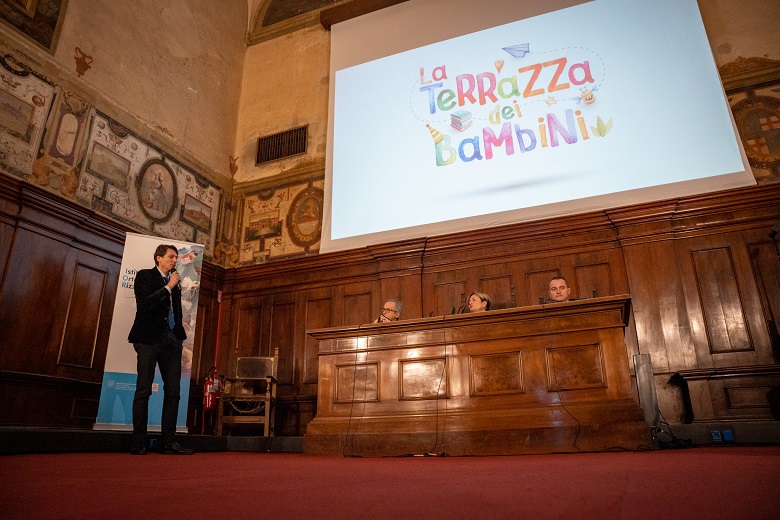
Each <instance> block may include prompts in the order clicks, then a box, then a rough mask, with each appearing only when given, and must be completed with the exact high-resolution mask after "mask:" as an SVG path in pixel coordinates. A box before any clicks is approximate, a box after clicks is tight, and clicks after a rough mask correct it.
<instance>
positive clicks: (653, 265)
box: [624, 240, 697, 372]
mask: <svg viewBox="0 0 780 520" xmlns="http://www.w3.org/2000/svg"><path fill="white" fill-rule="evenodd" d="M624 255H625V259H626V263H625V265H626V270H627V272H628V279H629V284H630V288H631V297H632V306H633V315H634V318H635V323H636V334H637V341H638V344H639V350H640V352H641V353H642V354H650V359H651V362H652V364H653V369H654V370H655V371H656V372H669V371H674V370H680V369H686V368H693V367H696V366H697V357H696V351H695V348H694V344H693V338H692V337H691V327H692V324H691V323H690V322H689V318H688V312H687V302H686V299H685V293H684V290H683V282H682V280H683V279H688V280H689V279H690V278H685V277H681V273H680V268H679V266H678V263H677V254H676V249H675V246H674V243H673V242H671V241H667V240H661V241H657V242H650V243H645V244H638V245H629V246H626V247H625V248H624Z"/></svg>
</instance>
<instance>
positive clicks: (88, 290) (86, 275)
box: [57, 263, 107, 368]
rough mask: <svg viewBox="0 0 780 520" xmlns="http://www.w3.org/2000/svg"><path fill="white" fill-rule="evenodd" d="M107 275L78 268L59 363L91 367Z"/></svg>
mask: <svg viewBox="0 0 780 520" xmlns="http://www.w3.org/2000/svg"><path fill="white" fill-rule="evenodd" d="M106 278H107V273H106V272H105V271H99V270H97V269H94V268H91V267H89V266H86V265H84V264H82V263H78V264H77V265H76V269H75V273H74V275H73V284H72V285H71V287H70V294H69V295H68V298H67V305H66V306H65V308H66V310H65V324H64V331H63V334H62V343H61V344H60V349H59V356H58V359H57V363H58V364H59V365H70V366H74V367H81V368H92V362H93V359H94V357H95V346H96V344H97V340H98V329H99V327H100V317H101V314H102V310H103V301H104V298H103V297H104V293H105V288H106Z"/></svg>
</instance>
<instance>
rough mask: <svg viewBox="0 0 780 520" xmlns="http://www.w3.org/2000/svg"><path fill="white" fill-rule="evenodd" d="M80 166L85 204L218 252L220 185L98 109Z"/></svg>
mask: <svg viewBox="0 0 780 520" xmlns="http://www.w3.org/2000/svg"><path fill="white" fill-rule="evenodd" d="M88 143H89V144H88V146H87V156H86V158H85V161H84V164H83V168H82V171H81V176H80V182H79V189H78V199H79V201H80V202H81V203H83V204H85V205H87V206H89V207H91V208H93V209H95V210H96V211H98V212H101V213H104V214H105V215H106V216H107V217H109V218H112V219H115V220H118V221H120V222H123V223H125V224H127V225H129V226H131V227H133V228H134V229H138V230H143V231H144V232H146V233H149V234H154V235H159V236H164V237H169V238H173V239H177V240H181V241H186V242H197V243H200V244H204V246H205V256H207V257H211V256H212V255H213V248H214V244H215V242H216V217H217V212H216V211H213V209H214V208H218V207H219V205H220V202H221V199H222V192H221V190H220V189H219V188H218V187H217V186H215V185H214V184H211V183H210V182H208V181H207V180H206V179H204V178H203V177H202V176H200V175H198V174H197V173H195V172H192V171H190V170H188V169H187V168H185V167H184V166H182V165H181V164H179V163H178V162H176V161H175V160H173V159H171V158H170V157H168V156H167V155H165V154H164V153H163V152H162V151H160V150H158V149H156V148H155V147H153V146H151V145H150V144H149V143H147V142H146V141H144V140H143V139H141V138H139V137H137V136H135V135H134V134H133V133H132V132H130V131H129V130H128V129H127V128H125V127H124V126H123V125H121V124H120V123H118V122H116V121H113V120H112V119H110V118H109V117H107V116H105V115H103V114H101V113H98V112H96V113H95V114H94V115H93V118H92V127H91V132H90V134H89V139H88Z"/></svg>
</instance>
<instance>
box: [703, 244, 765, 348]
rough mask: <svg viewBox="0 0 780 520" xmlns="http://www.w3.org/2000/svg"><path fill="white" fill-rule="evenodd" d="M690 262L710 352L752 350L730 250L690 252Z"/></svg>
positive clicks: (718, 249) (723, 248) (720, 248)
mask: <svg viewBox="0 0 780 520" xmlns="http://www.w3.org/2000/svg"><path fill="white" fill-rule="evenodd" d="M691 261H692V263H693V272H694V276H695V281H696V287H697V289H698V294H699V301H700V302H701V305H702V313H703V319H704V326H705V328H706V331H707V340H708V343H709V349H710V352H711V353H712V354H724V353H730V352H738V351H747V350H754V349H753V344H752V341H751V340H750V333H749V331H748V327H747V320H746V318H745V313H744V312H743V310H742V298H741V297H740V294H739V287H738V286H737V281H736V274H737V273H736V272H735V269H734V261H733V259H732V257H731V250H730V248H727V247H719V248H714V249H701V250H693V251H691Z"/></svg>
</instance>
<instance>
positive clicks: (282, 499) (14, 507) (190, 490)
mask: <svg viewBox="0 0 780 520" xmlns="http://www.w3.org/2000/svg"><path fill="white" fill-rule="evenodd" d="M0 464H2V468H3V471H2V474H3V476H4V482H3V484H2V485H1V486H0V504H1V505H0V511H2V513H1V514H2V518H3V519H38V518H47V519H49V518H51V519H60V518H62V519H65V518H78V519H90V518H97V519H103V518H112V519H122V518H139V519H157V518H165V519H178V518H181V519H200V518H208V517H215V518H227V519H251V518H271V519H275V520H276V519H303V518H306V519H309V518H312V519H327V518H345V519H362V518H370V519H371V520H382V519H391V518H392V519H406V518H425V519H439V518H442V519H443V518H446V519H459V518H464V519H465V518H469V519H476V518H490V519H492V518H512V519H519V518H533V519H535V520H536V519H544V518H565V519H589V518H620V519H631V518H637V519H640V518H641V519H645V518H653V519H661V518H663V519H670V518H672V519H674V518H685V519H698V518H702V519H704V518H706V519H709V520H712V519H721V518H738V519H748V518H749V519H762V518H767V519H769V518H774V519H776V518H780V508H779V507H778V501H777V492H778V490H780V447H778V446H773V447H737V446H731V447H713V448H693V449H687V450H665V451H652V452H640V453H637V452H630V453H600V454H592V453H582V454H560V455H525V456H512V457H439V458H435V457H425V458H418V457H412V458H393V459H354V458H353V459H350V458H336V457H333V458H331V457H312V456H307V455H299V454H265V453H236V452H222V453H198V454H195V455H193V456H189V457H187V456H185V457H178V456H163V455H158V454H149V455H147V456H145V457H136V456H131V455H129V454H128V455H126V454H119V453H108V454H105V453H103V454H100V453H87V454H83V453H75V454H53V455H51V454H50V455H12V456H6V457H2V458H0Z"/></svg>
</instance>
